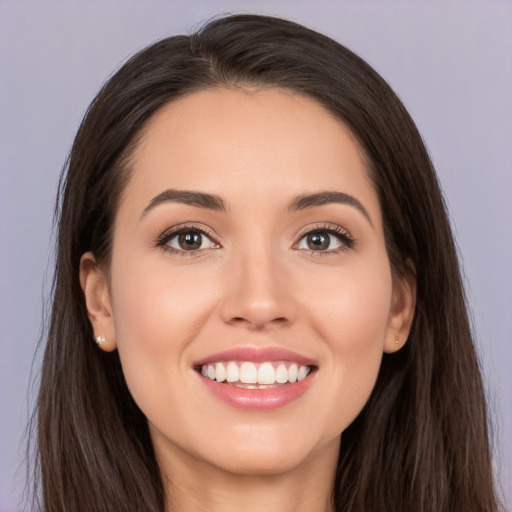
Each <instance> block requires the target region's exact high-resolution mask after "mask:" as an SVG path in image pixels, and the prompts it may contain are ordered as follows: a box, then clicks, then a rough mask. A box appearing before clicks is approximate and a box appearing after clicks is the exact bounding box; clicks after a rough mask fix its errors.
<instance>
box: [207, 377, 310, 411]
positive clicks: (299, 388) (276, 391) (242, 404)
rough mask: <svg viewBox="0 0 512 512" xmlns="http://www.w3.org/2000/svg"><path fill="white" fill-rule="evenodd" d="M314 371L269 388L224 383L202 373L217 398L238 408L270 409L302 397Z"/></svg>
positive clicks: (209, 388) (251, 409) (208, 387)
mask: <svg viewBox="0 0 512 512" xmlns="http://www.w3.org/2000/svg"><path fill="white" fill-rule="evenodd" d="M314 373H316V372H311V373H310V374H309V375H308V376H307V377H306V378H305V379H303V380H301V381H297V382H293V383H288V384H283V385H281V386H278V387H275V388H268V389H244V388H237V387H235V386H231V385H229V384H222V383H220V382H217V381H215V380H211V379H208V378H206V377H203V376H202V375H200V378H201V380H202V381H203V382H204V384H205V386H206V387H207V389H208V390H209V391H210V392H211V393H212V394H213V395H215V396H216V397H217V398H219V399H220V400H222V401H223V402H225V403H227V404H228V405H230V406H232V407H236V408H238V409H245V410H249V411H270V410H274V409H278V408H279V407H283V406H285V405H287V404H289V403H290V402H293V401H295V400H297V399H298V398H300V397H301V396H302V395H303V394H304V393H305V392H306V391H307V389H308V388H309V386H310V384H311V382H312V380H313V376H314Z"/></svg>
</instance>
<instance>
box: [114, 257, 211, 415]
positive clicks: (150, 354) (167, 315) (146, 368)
mask: <svg viewBox="0 0 512 512" xmlns="http://www.w3.org/2000/svg"><path fill="white" fill-rule="evenodd" d="M116 263H117V265H116V266H114V265H113V266H112V268H113V275H112V297H113V301H112V307H113V312H114V319H115V328H116V337H117V345H118V352H119V356H120V358H121V363H122V366H123V373H124V375H125V379H126V382H127V384H128V387H129V389H130V391H131V393H132V395H133V398H134V399H135V401H136V402H137V403H138V404H139V406H140V407H141V409H142V410H143V411H144V412H145V413H146V414H147V415H150V413H151V410H152V409H154V408H158V407H159V406H161V403H169V402H170V401H175V400H178V401H179V396H175V394H176V395H178V394H177V393H175V391H176V390H177V388H178V386H177V385H176V383H177V382H183V381H184V379H183V378H184V377H185V376H186V374H187V372H189V371H190V367H189V366H188V365H187V364H186V363H187V362H188V359H187V357H186V356H187V348H188V346H189V344H190V343H191V341H193V340H194V338H195V337H196V336H197V333H198V331H199V330H200V328H201V326H202V324H203V321H204V318H205V316H207V314H208V311H209V309H208V308H209V303H210V302H211V300H210V299H209V298H208V297H209V296H210V293H209V291H208V288H207V285H206V284H205V283H204V282H202V284H201V289H200V290H199V286H198V285H199V283H198V282H196V281H195V280H194V279H193V277H192V276H189V275H187V274H186V273H183V272H176V271H174V272H170V271H169V269H168V268H166V267H162V265H161V264H160V265H158V264H155V263H154V262H153V261H152V260H151V259H149V261H148V263H145V262H144V260H142V259H139V260H138V261H123V260H118V261H117V262H116ZM128 269H129V273H128V272H127V270H128ZM128 275H129V276H133V277H130V278H126V276H128ZM159 400H160V404H158V403H157V402H158V401H159Z"/></svg>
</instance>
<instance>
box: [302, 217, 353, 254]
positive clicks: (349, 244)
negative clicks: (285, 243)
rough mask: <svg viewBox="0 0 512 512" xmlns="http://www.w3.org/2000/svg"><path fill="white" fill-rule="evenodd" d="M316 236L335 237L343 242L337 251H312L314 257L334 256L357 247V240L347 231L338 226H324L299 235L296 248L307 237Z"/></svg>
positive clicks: (308, 229)
mask: <svg viewBox="0 0 512 512" xmlns="http://www.w3.org/2000/svg"><path fill="white" fill-rule="evenodd" d="M315 234H327V235H331V236H335V237H336V238H337V239H338V240H339V241H340V242H341V246H340V247H338V248H336V249H327V250H325V251H320V250H316V251H315V250H313V249H311V250H310V255H311V256H313V257H319V256H332V255H333V254H339V253H342V252H345V251H348V250H350V249H354V247H355V245H356V240H355V239H354V237H353V236H352V235H351V234H350V233H349V232H348V231H347V230H346V229H344V228H342V227H341V226H338V225H337V224H322V225H320V226H315V227H314V228H306V230H304V231H303V232H302V233H300V234H299V237H298V238H299V241H298V242H297V243H296V244H294V247H296V246H297V245H298V244H299V243H300V242H301V241H302V240H304V239H305V238H306V237H307V236H310V235H315Z"/></svg>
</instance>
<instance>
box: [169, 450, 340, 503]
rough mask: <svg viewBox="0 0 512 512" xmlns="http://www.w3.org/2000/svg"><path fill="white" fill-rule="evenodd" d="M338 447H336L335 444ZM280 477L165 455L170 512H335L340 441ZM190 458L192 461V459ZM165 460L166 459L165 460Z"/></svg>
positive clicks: (184, 457) (183, 455) (279, 475)
mask: <svg viewBox="0 0 512 512" xmlns="http://www.w3.org/2000/svg"><path fill="white" fill-rule="evenodd" d="M334 444H336V446H334ZM334 444H333V445H329V446H328V447H326V449H325V451H324V453H323V454H322V455H323V456H321V457H318V454H317V456H315V458H314V460H306V461H304V462H303V463H301V464H300V465H299V466H298V467H295V468H292V469H290V470H289V471H286V472H283V473H280V474H271V473H270V472H269V473H267V474H259V475H258V474H257V475H254V474H247V475H240V474H233V473H230V472H226V471H223V470H222V469H221V468H217V467H214V466H212V465H210V464H208V463H205V462H202V461H198V460H197V459H193V458H190V457H189V456H188V455H185V454H183V453H181V454H180V456H179V457H176V455H177V454H176V453H174V454H173V457H165V459H166V461H165V462H166V463H165V464H162V463H161V466H162V469H163V474H164V475H165V477H164V482H167V485H166V492H167V496H168V499H167V501H168V506H167V509H168V511H169V512H197V511H204V512H206V511H208V512H235V511H236V512H239V511H240V510H243V511H244V512H255V511H258V512H261V510H265V512H306V511H307V512H334V506H333V504H332V490H333V484H334V475H335V471H336V462H337V458H338V457H337V456H338V447H339V442H338V441H336V442H335V443H334ZM187 459H188V460H187ZM161 462H163V461H161Z"/></svg>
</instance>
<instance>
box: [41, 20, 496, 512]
mask: <svg viewBox="0 0 512 512" xmlns="http://www.w3.org/2000/svg"><path fill="white" fill-rule="evenodd" d="M59 204H60V216H59V242H58V260H57V269H56V278H55V290H54V305H53V312H52V319H51V325H50V331H49V336H48V343H47V348H46V353H45V358H44V363H43V372H42V380H41V391H40V397H39V404H38V428H39V438H38V439H39V453H40V456H39V464H40V470H41V484H42V485H41V487H42V499H43V503H44V508H45V510H47V511H57V510H73V511H79V510H80V511H82V510H83V511H96V510H97V511H104V510H115V511H133V510H144V511H149V510H155V511H157V510H159V511H164V510H169V511H171V510H212V511H216V510H223V511H228V510H240V509H243V510H266V511H272V510H280V511H286V510H291V509H293V510H295V511H297V510H303V509H304V510H306V509H307V510H319V511H326V510H329V511H331V510H336V511H366V512H368V511H377V510H378V511H393V512H396V511H411V510H415V511H436V512H437V511H470V510H471V511H472V510H475V511H476V510H478V511H480V510H481V511H493V510H497V507H498V505H497V500H496V497H495V493H494V490H493V481H492V467H491V460H490V453H489V442H488V433H487V415H486V407H485V399H484V393H483V388H482V381H481V377H480V372H479V366H478V361H477V358H476V355H475V350H474V346H473V342H472V339H471V333H470V328H469V323H468V317H467V312H466V307H465V300H464V294H463V289H462V285H461V279H460V273H459V268H458V263H457V258H456V254H455V249H454V244H453V239H452V235H451V232H450V228H449V223H448V221H447V217H446V213H445V208H444V204H443V200H442V196H441V193H440V190H439V186H438V183H437V180H436V176H435V173H434V170H433V168H432V164H431V162H430V160H429V158H428V155H427V152H426V150H425V148H424V145H423V143H422V140H421V137H420V135H419V133H418V131H417V129H416V127H415V125H414V123H413V121H412V120H411V118H410V117H409V115H408V114H407V112H406V111H405V109H404V107H403V105H402V104H401V103H400V101H399V100H398V98H397V97H396V96H395V95H394V93H393V92H392V91H391V90H390V88H389V87H388V85H387V84H386V83H385V82H384V81H383V79H382V78H381V77H379V76H378V75H377V74H376V72H375V71H373V70H372V69H371V68H370V67H369V66H368V65H367V64H366V63H365V62H363V61H362V60H361V59H359V58H358V57H356V56H355V55H354V54H352V53H351V52H350V51H348V50H347V49H345V48H343V47H342V46H340V45H339V44H337V43H335V42H334V41H332V40H330V39H328V38H327V37H325V36H322V35H320V34H318V33H315V32H313V31H311V30H308V29H306V28H304V27H301V26H299V25H296V24H294V23H291V22H288V21H284V20H279V19H275V18H267V17H259V16H249V15H243V16H242V15H241V16H231V17H227V18H223V19H218V20H215V21H213V22H211V23H209V24H208V25H206V26H205V27H204V28H203V29H202V30H200V31H199V32H198V33H196V34H193V35H192V36H190V37H188V36H179V37H172V38H169V39H166V40H163V41H160V42H158V43H156V44H154V45H152V46H150V47H149V48H147V49H145V50H143V51H142V52H140V53H139V54H137V55H136V56H134V57H133V58H132V59H130V60H129V61H128V62H127V63H126V64H125V65H124V66H123V67H122V68H121V69H120V70H119V71H118V72H117V73H116V74H115V75H114V76H113V77H112V78H111V79H110V80H109V82H108V83H107V84H106V85H105V86H104V87H103V89H102V90H101V92H100V93H99V94H98V96H97V98H96V99H95V101H94V102H93V104H92V105H91V107H90V109H89V111H88V113H87V115H86V117H85V119H84V122H83V123H82V126H81V128H80V130H79V133H78V135H77V137H76V140H75V143H74V146H73V149H72V152H71V155H70V159H69V165H68V171H67V175H66V177H65V179H64V180H63V182H62V187H61V194H60V202H59Z"/></svg>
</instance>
